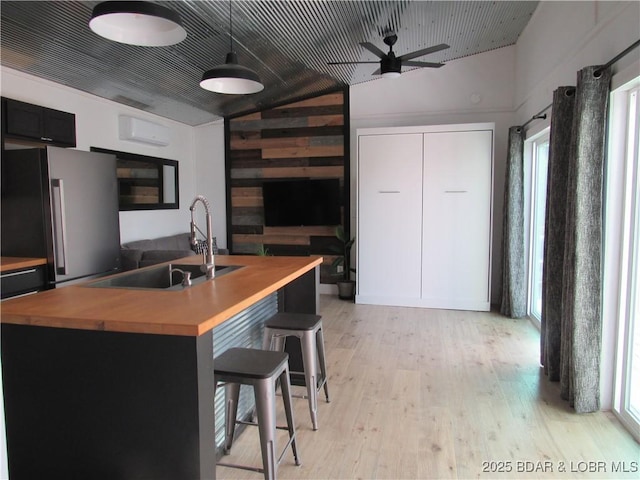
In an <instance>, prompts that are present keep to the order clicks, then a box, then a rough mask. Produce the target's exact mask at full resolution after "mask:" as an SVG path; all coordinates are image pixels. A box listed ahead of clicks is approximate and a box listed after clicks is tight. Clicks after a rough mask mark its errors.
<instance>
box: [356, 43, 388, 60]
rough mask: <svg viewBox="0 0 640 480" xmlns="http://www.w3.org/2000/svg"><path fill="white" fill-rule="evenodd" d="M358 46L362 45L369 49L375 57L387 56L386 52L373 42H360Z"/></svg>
mask: <svg viewBox="0 0 640 480" xmlns="http://www.w3.org/2000/svg"><path fill="white" fill-rule="evenodd" d="M360 46H362V47H364V48H366V49H367V50H369V51H370V52H371V53H373V54H374V55H375V56H376V57H379V58H384V57H386V56H387V54H386V53H384V52H383V51H382V50H380V49H379V48H378V47H376V46H375V45H374V44H373V43H369V42H360Z"/></svg>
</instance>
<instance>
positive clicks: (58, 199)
mask: <svg viewBox="0 0 640 480" xmlns="http://www.w3.org/2000/svg"><path fill="white" fill-rule="evenodd" d="M51 187H52V194H51V197H52V198H51V200H52V201H51V203H52V213H53V258H54V262H55V267H56V273H57V274H59V275H66V274H67V253H66V252H67V227H66V220H65V213H64V210H65V209H64V183H63V181H62V179H61V178H52V179H51Z"/></svg>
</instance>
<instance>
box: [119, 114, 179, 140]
mask: <svg viewBox="0 0 640 480" xmlns="http://www.w3.org/2000/svg"><path fill="white" fill-rule="evenodd" d="M119 122H120V140H130V141H132V142H140V143H148V144H151V145H159V146H162V147H166V146H167V145H169V143H170V134H171V132H170V130H169V128H167V127H165V126H164V125H160V124H157V123H153V122H150V121H149V120H142V119H141V118H135V117H129V116H128V115H120V117H119Z"/></svg>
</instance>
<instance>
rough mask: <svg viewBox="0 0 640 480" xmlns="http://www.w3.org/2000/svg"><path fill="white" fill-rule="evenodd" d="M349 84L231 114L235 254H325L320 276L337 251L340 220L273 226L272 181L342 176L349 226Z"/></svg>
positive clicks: (230, 224)
mask: <svg viewBox="0 0 640 480" xmlns="http://www.w3.org/2000/svg"><path fill="white" fill-rule="evenodd" d="M348 109H349V98H348V88H345V89H343V90H339V91H335V92H331V93H327V94H324V95H320V96H317V97H313V98H306V99H304V100H300V101H296V102H294V103H289V104H285V105H281V106H278V107H274V108H271V109H268V110H262V111H260V112H256V113H250V114H247V115H243V116H239V117H234V118H230V119H225V137H226V145H227V155H226V162H227V163H226V168H227V235H228V238H227V245H228V246H229V249H230V251H231V253H235V254H255V253H257V252H258V250H259V249H260V247H261V246H264V247H265V248H267V249H268V251H269V253H270V254H272V255H311V254H314V255H315V254H317V255H323V257H324V258H325V261H324V264H323V265H322V267H321V282H322V283H335V280H336V278H335V277H333V276H331V275H330V268H329V266H330V265H331V262H332V261H333V259H334V258H335V257H334V256H333V255H334V254H333V253H332V252H331V250H330V249H329V245H330V244H332V243H335V225H326V226H310V227H266V226H265V225H264V209H263V202H262V184H263V182H264V181H265V180H276V179H277V180H288V179H301V178H304V179H323V178H338V179H339V180H340V185H341V187H342V188H341V191H342V198H341V199H340V203H341V211H342V223H343V225H344V226H345V229H346V231H349V178H348V175H349V125H348V122H349V111H348Z"/></svg>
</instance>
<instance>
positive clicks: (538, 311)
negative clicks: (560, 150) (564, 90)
mask: <svg viewBox="0 0 640 480" xmlns="http://www.w3.org/2000/svg"><path fill="white" fill-rule="evenodd" d="M528 142H529V143H530V145H529V146H528V147H529V148H528V152H530V158H531V160H530V164H531V177H530V178H531V180H530V192H531V194H530V198H531V202H530V217H529V218H530V222H529V242H528V243H529V268H528V271H529V288H528V293H529V294H528V298H529V302H528V303H529V305H528V308H529V315H531V316H532V317H533V318H534V319H536V320H537V321H538V322H540V320H541V318H542V264H543V258H544V223H545V206H546V200H547V169H548V165H549V131H548V130H545V131H544V132H543V133H541V134H539V135H537V136H536V137H534V138H532V139H531V140H528Z"/></svg>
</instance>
